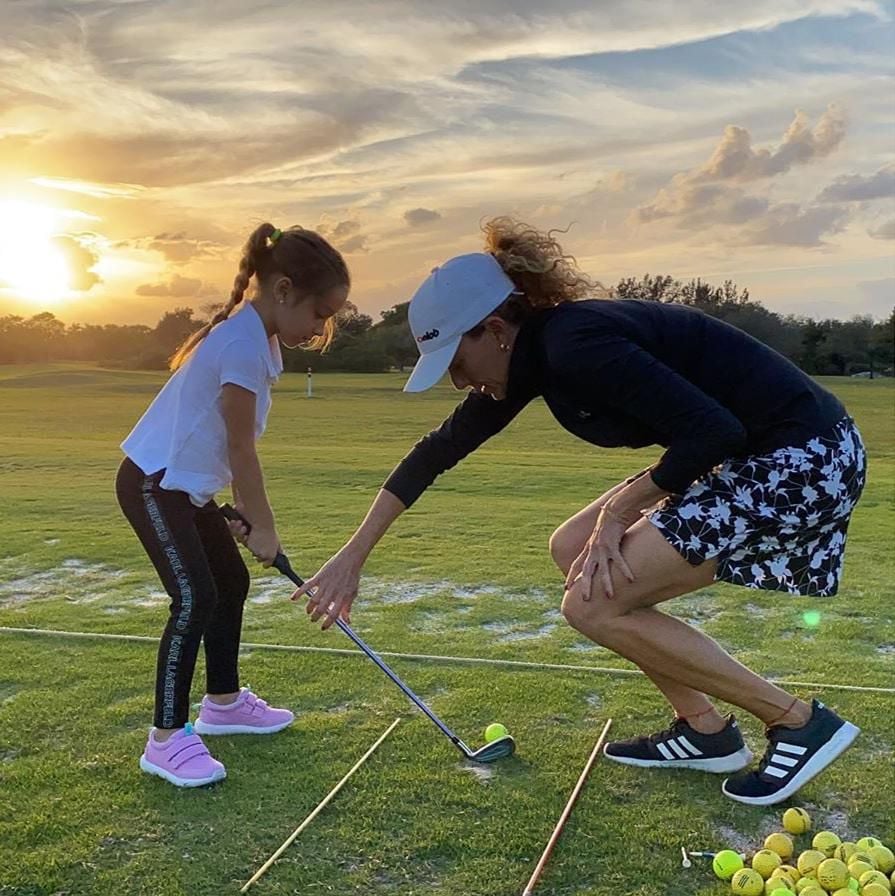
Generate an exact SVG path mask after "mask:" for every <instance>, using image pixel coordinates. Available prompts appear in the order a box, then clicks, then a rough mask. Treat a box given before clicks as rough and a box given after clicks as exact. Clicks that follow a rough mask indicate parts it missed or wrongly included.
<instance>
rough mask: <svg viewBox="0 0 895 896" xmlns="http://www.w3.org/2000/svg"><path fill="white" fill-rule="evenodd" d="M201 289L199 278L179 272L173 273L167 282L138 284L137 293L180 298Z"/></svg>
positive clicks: (195, 293) (196, 292)
mask: <svg viewBox="0 0 895 896" xmlns="http://www.w3.org/2000/svg"><path fill="white" fill-rule="evenodd" d="M201 289H202V281H201V280H198V279H196V278H195V277H183V276H181V275H180V274H174V276H173V277H171V279H170V280H168V281H167V282H161V283H144V284H143V285H142V286H138V287H137V295H138V296H161V297H170V298H179V299H182V298H187V297H192V296H195V295H198V294H199V292H200V290H201Z"/></svg>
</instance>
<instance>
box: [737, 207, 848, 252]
mask: <svg viewBox="0 0 895 896" xmlns="http://www.w3.org/2000/svg"><path fill="white" fill-rule="evenodd" d="M848 216H849V212H848V209H845V208H837V207H836V206H809V207H808V208H803V207H802V206H800V205H799V204H798V203H795V202H786V203H779V204H778V205H775V206H773V207H771V208H770V209H769V211H768V213H767V214H766V215H764V216H763V217H762V218H761V219H760V220H759V221H756V222H754V223H753V224H752V225H750V226H749V227H747V228H746V229H745V230H744V231H743V232H742V234H741V235H740V238H739V239H738V240H737V241H738V242H742V243H746V244H749V245H754V246H820V245H823V244H824V240H823V237H825V236H829V235H831V234H834V233H839V232H840V231H842V230H844V229H845V225H846V223H847V221H848Z"/></svg>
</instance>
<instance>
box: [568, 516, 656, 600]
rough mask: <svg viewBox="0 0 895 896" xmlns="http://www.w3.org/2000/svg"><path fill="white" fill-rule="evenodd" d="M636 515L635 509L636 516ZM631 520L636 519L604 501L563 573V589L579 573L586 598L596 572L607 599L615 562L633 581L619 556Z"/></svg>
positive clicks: (572, 581)
mask: <svg viewBox="0 0 895 896" xmlns="http://www.w3.org/2000/svg"><path fill="white" fill-rule="evenodd" d="M639 516H640V514H639V513H638V514H637V518H639ZM634 522H636V519H630V517H626V516H622V515H621V514H617V513H615V512H614V511H612V510H611V509H610V508H609V506H608V505H604V506H603V508H602V509H601V510H600V515H599V516H598V517H597V524H596V526H595V527H594V531H593V533H592V535H591V536H590V538H589V539H588V540H587V543H586V544H585V545H584V549H583V550H582V551H581V553H580V554H579V555H578V557H577V558H576V559H575V562H574V563H573V564H572V566H571V568H570V569H569V574H568V576H566V585H565V587H566V589H568V588H570V587H571V585H572V584H573V583H574V582H575V580H576V579H578V578H579V577H580V578H581V580H582V591H583V598H584V600H590V595H591V588H592V587H593V578H594V574H595V573H598V574H599V577H600V585H601V587H602V589H603V592H604V593H605V594H606V597H607V598H609V600H612V599H613V597H614V596H615V595H614V593H613V590H612V570H611V564H612V563H617V564H618V566H619V569H621V571H622V574H623V575H624V576H625V578H626V579H627V580H628V581H629V582H633V581H634V574H633V573H632V572H631V568H630V567H629V566H628V564H627V562H626V561H625V558H624V557H623V556H622V552H621V543H622V538H624V535H625V532H627V531H628V529H629V528H630V526H631V525H633V523H634Z"/></svg>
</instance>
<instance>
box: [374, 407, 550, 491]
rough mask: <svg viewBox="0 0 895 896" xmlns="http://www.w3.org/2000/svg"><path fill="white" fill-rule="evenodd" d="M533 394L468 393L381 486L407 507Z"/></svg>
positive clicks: (502, 427) (503, 422) (422, 439)
mask: <svg viewBox="0 0 895 896" xmlns="http://www.w3.org/2000/svg"><path fill="white" fill-rule="evenodd" d="M533 397H534V396H533V395H524V396H515V397H511V398H506V399H504V400H503V401H494V399H493V398H491V397H489V396H487V395H482V394H480V393H476V392H472V393H470V394H469V395H468V396H467V397H466V398H465V399H464V400H463V401H462V402H460V404H458V405H457V407H456V408H455V409H454V412H453V413H452V414H451V415H450V417H448V418H447V419H446V420H445V421H444V423H442V424H441V426H439V427H438V429H433V430H432V432H430V433H429V434H428V435H425V436H423V438H421V439H420V440H419V441H418V442H417V443H416V444H415V445H414V446H413V448H412V449H411V450H410V452H409V453H408V454H407V455H406V456H405V457H404V459H403V460H402V461H401V462H400V463H399V464H398V465H397V466H396V467H395V469H394V470H393V471H392V473H391V475H390V476H389V477H388V479H386V481H385V483H384V484H383V486H382V487H383V488H384V489H386V490H387V491H390V492H391V493H392V494H393V495H394V496H395V497H396V498H398V500H399V501H401V503H402V504H404V506H405V507H410V505H411V504H413V503H414V502H415V501H416V499H417V498H419V496H420V495H421V494H422V493H423V492H424V491H425V490H426V489H427V488H428V487H429V486H430V485H431V484H432V483H433V482H434V481H435V479H436V478H437V477H438V476H439V475H440V474H441V473H443V472H444V471H445V470H449V469H451V467H454V466H456V465H457V464H458V463H459V462H460V461H461V460H463V458H464V457H466V456H467V455H468V454H471V453H472V452H473V451H475V450H476V448H478V447H479V446H480V445H481V444H482V443H484V442H486V441H487V440H488V439H490V438H491V437H492V436H494V435H497V433H499V432H500V431H501V430H502V429H504V428H505V427H506V426H507V424H508V423H509V422H510V421H511V420H512V419H513V418H514V417H516V416H517V415H518V414H519V412H520V411H521V410H522V409H523V408H524V407H525V406H526V405H527V404H528V403H529V402H530V401H531V399H532V398H533Z"/></svg>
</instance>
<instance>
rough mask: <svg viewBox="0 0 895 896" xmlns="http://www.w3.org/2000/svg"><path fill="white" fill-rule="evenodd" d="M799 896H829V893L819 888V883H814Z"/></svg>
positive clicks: (800, 892)
mask: <svg viewBox="0 0 895 896" xmlns="http://www.w3.org/2000/svg"><path fill="white" fill-rule="evenodd" d="M799 896H827V891H826V890H824V889H822V888H821V887H819V886H818V885H817V881H814V882H813V883H812V884H811V885H810V886H807V887H805V889H804V890H799Z"/></svg>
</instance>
